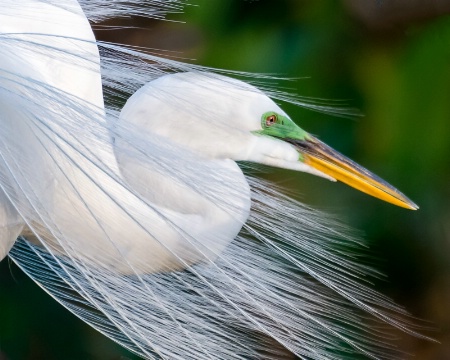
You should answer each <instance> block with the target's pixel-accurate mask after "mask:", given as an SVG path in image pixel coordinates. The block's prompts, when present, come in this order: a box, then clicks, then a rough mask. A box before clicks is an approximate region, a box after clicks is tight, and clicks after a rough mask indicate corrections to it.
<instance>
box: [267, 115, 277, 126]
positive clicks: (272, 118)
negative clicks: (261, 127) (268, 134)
mask: <svg viewBox="0 0 450 360" xmlns="http://www.w3.org/2000/svg"><path fill="white" fill-rule="evenodd" d="M276 122H277V116H276V115H269V116H268V117H266V126H272V125H273V124H275V123H276Z"/></svg>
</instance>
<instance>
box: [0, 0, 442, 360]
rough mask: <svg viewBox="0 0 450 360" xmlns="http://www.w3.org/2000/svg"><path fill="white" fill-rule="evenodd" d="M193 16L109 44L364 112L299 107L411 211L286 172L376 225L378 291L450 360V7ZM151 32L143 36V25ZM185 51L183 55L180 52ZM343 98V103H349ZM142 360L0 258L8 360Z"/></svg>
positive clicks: (230, 10)
mask: <svg viewBox="0 0 450 360" xmlns="http://www.w3.org/2000/svg"><path fill="white" fill-rule="evenodd" d="M190 3H192V4H196V5H199V6H188V7H187V8H186V11H185V14H176V15H172V16H170V19H172V20H177V21H178V20H183V21H186V23H181V22H161V21H154V20H148V19H139V18H133V19H129V20H122V21H120V22H117V21H115V22H114V21H113V22H111V23H110V24H114V25H117V24H120V25H123V26H128V25H130V26H134V28H130V29H121V30H120V31H119V30H114V31H113V30H108V31H105V30H102V31H98V32H97V36H98V37H99V38H101V39H106V40H114V41H119V42H126V43H132V44H139V45H141V46H148V47H152V48H162V49H168V50H171V51H176V52H175V53H172V54H173V55H174V56H182V57H185V58H189V59H194V60H189V61H190V62H193V63H197V64H201V65H206V66H212V67H218V68H226V69H231V70H242V71H249V72H261V73H271V74H278V75H280V76H286V77H295V78H301V79H299V80H298V81H296V82H287V83H280V84H279V85H280V86H283V87H286V86H287V87H289V88H290V89H291V90H290V91H291V92H293V93H296V94H298V95H301V96H305V97H312V98H321V99H323V98H325V99H330V100H329V103H332V102H333V101H334V100H340V101H342V102H341V103H342V104H343V105H344V104H345V105H348V106H350V107H354V108H357V109H359V110H360V111H361V113H362V114H364V117H353V118H351V119H346V118H340V117H332V116H329V115H325V114H322V113H318V112H312V111H309V110H305V109H302V108H299V107H295V106H292V105H283V107H284V108H285V110H287V112H288V113H289V114H290V115H291V117H292V118H293V119H295V121H296V122H297V123H298V124H299V125H300V126H301V127H303V128H304V129H306V130H308V131H309V132H311V133H313V134H316V135H318V136H320V138H321V139H322V140H323V141H325V142H327V143H328V144H329V145H331V146H332V147H334V148H335V149H337V150H339V151H341V152H343V153H344V154H346V155H348V156H350V157H351V158H352V159H354V160H355V161H357V162H358V163H360V164H362V165H363V166H365V167H367V168H369V169H371V170H372V171H374V172H375V173H377V174H378V175H380V176H381V177H383V178H384V179H386V180H387V181H389V182H390V183H392V184H393V185H394V186H396V187H398V188H399V189H400V190H401V191H403V192H404V193H405V194H407V195H408V196H409V197H411V199H413V200H414V201H415V202H416V203H417V204H418V205H419V206H420V210H418V211H415V212H413V211H408V210H404V209H401V208H397V207H394V206H392V205H389V204H386V203H383V202H381V201H378V200H376V199H373V198H370V197H368V196H366V195H364V194H362V193H359V192H357V191H355V190H353V189H350V188H348V187H346V186H345V185H342V184H334V183H330V182H327V181H325V180H322V179H319V178H316V177H313V176H309V175H305V174H298V173H294V172H289V171H283V170H279V171H278V170H277V171H274V172H272V173H271V174H270V178H272V179H273V180H274V181H277V182H278V183H280V182H281V183H282V184H283V185H284V186H285V187H286V188H287V189H289V190H295V191H296V192H297V193H298V194H299V198H301V199H302V200H303V201H304V202H305V203H308V204H312V205H314V206H315V207H318V208H321V209H326V210H328V211H330V212H333V213H335V214H339V216H340V218H341V219H343V220H345V222H347V223H349V224H351V225H352V226H353V227H355V228H357V229H360V230H362V231H364V233H365V238H366V241H367V243H368V244H369V245H370V248H371V250H372V251H373V254H374V255H373V256H374V261H376V263H377V267H378V269H380V270H381V271H382V272H384V273H385V274H387V280H386V281H382V280H379V281H377V282H376V283H375V287H376V288H377V289H378V290H380V291H381V292H383V293H385V294H387V295H389V296H390V297H392V298H393V299H395V301H396V302H398V303H400V304H402V305H404V306H405V307H406V308H407V309H408V310H409V311H410V312H411V313H412V314H413V315H414V316H416V317H418V318H420V319H424V320H427V323H425V325H426V326H429V327H431V328H432V329H433V330H424V332H425V333H426V334H427V335H431V336H432V337H434V338H436V339H437V340H439V341H440V342H441V344H440V345H439V344H435V343H432V342H427V341H424V340H420V339H416V338H412V337H409V336H407V335H402V334H400V333H399V336H400V339H399V346H400V347H401V348H403V349H404V350H406V351H407V352H409V353H413V354H416V359H433V360H434V359H449V358H450V261H449V259H450V202H449V199H450V181H449V180H450V159H449V157H450V141H449V136H450V17H449V15H447V14H449V13H450V2H449V1H442V0H441V1H438V0H434V1H433V0H423V1H419V0H402V1H401V0H397V1H393V0H392V1H388V0H379V1H369V0H367V1H360V0H348V1H327V2H325V1H315V0H310V1H306V0H305V1H302V0H260V1H244V0H195V1H194V0H192V1H190ZM136 27H138V28H136ZM178 52H179V53H178ZM341 103H339V104H341ZM6 359H8V360H22V359H29V360H35V359H45V360H53V359H58V360H59V359H65V360H70V359H77V360H78V359H91V360H97V359H98V360H112V359H135V357H134V356H133V355H130V354H129V353H127V352H126V351H124V350H122V349H121V348H120V347H118V346H117V345H115V344H114V343H112V342H111V341H109V340H107V339H106V338H105V337H103V336H102V335H100V334H97V333H96V332H95V331H94V330H92V329H90V328H89V327H88V326H86V325H84V324H83V323H82V322H81V321H79V320H77V319H76V318H75V317H74V316H73V315H71V314H70V313H69V312H68V311H66V310H64V309H63V308H62V307H61V306H60V305H58V304H57V303H56V302H55V301H53V300H52V299H51V298H50V297H49V296H48V295H46V294H45V293H44V291H42V290H41V289H39V288H38V287H37V286H36V285H34V284H33V283H32V282H31V281H30V280H28V279H27V278H26V276H24V275H23V274H22V273H21V272H20V270H18V269H17V268H16V267H14V266H13V265H12V264H10V262H9V261H8V260H7V259H6V260H4V261H3V262H2V263H0V360H6Z"/></svg>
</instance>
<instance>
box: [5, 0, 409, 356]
mask: <svg viewBox="0 0 450 360" xmlns="http://www.w3.org/2000/svg"><path fill="white" fill-rule="evenodd" d="M183 3H184V1H176V0H171V1H137V0H136V1H132V0H130V1H110V0H109V1H106V0H83V1H80V2H79V4H78V3H77V2H76V1H75V0H63V1H62V0H58V1H56V0H54V1H53V0H45V1H38V0H0V5H2V9H3V10H2V13H1V14H0V186H1V190H2V196H1V198H0V200H1V206H2V208H1V213H2V215H3V216H2V221H3V222H2V224H1V232H0V235H1V239H0V257H3V256H5V255H6V253H7V252H8V251H9V249H10V248H11V246H12V245H13V243H14V240H15V239H16V237H17V236H18V235H19V234H22V236H21V237H20V238H19V240H18V241H17V242H16V244H15V245H14V246H13V247H12V249H11V251H10V252H9V256H10V258H11V259H12V260H13V261H14V262H16V263H17V264H18V265H19V266H20V267H21V268H22V269H23V270H24V271H25V272H26V273H27V274H28V275H29V276H31V277H32V278H33V279H34V280H35V281H36V282H37V283H38V284H39V285H40V286H41V287H42V288H43V289H44V290H45V291H47V292H48V293H49V294H50V295H52V296H53V297H54V298H55V299H56V300H57V301H59V302H60V303H61V304H63V305H64V306H65V307H67V308H68V309H69V310H70V311H72V312H73V313H74V314H76V315H77V316H78V317H80V318H81V319H83V320H84V321H86V322H87V323H89V324H90V325H92V326H93V327H94V328H96V329H97V330H99V331H100V332H102V333H104V334H105V335H106V336H108V337H110V338H112V339H113V340H115V341H117V342H118V343H120V344H121V345H123V346H124V347H126V348H128V349H129V350H130V351H132V352H134V353H136V354H138V355H140V356H142V357H143V358H146V359H180V360H185V359H260V358H267V359H279V358H280V356H281V355H280V352H279V350H280V348H285V349H288V350H289V351H291V352H292V353H294V354H296V355H297V356H298V357H300V358H303V359H343V358H358V357H361V358H377V359H390V358H392V356H395V357H396V358H398V356H399V353H398V352H396V350H395V349H394V348H393V346H392V345H390V341H389V339H388V338H387V335H386V333H385V329H384V328H383V327H381V328H380V326H379V325H380V323H377V321H378V320H379V321H380V322H381V323H382V324H389V325H392V326H395V327H398V328H401V329H403V330H404V331H406V332H409V333H414V332H413V331H412V330H411V328H410V326H409V325H408V324H407V322H405V321H404V320H402V319H403V317H406V316H407V314H406V313H405V312H404V311H403V310H402V309H401V308H399V307H397V306H396V305H394V304H393V303H392V302H391V301H390V300H388V299H386V298H384V297H383V296H382V295H380V294H378V293H377V292H375V291H373V290H372V289H370V287H369V286H367V285H366V284H365V283H366V280H365V279H366V277H367V276H369V275H372V276H373V275H376V273H375V272H374V271H372V270H370V269H369V268H366V267H365V266H363V265H359V264H357V262H356V261H355V260H354V259H353V258H354V254H355V253H356V252H357V251H359V245H358V241H356V240H355V239H354V238H353V236H352V235H351V234H350V231H349V230H348V229H346V228H345V227H344V226H342V225H341V224H339V223H338V222H336V221H334V220H333V219H331V218H330V217H329V216H327V215H326V214H323V213H321V212H317V211H314V210H312V209H310V208H308V207H306V206H304V205H302V204H300V203H298V202H296V201H294V200H292V199H290V198H289V197H287V196H285V195H283V194H282V193H281V192H280V191H278V190H277V189H276V188H275V187H274V186H273V184H271V183H269V182H266V181H263V180H261V179H259V178H258V177H257V176H253V175H249V174H251V173H252V172H253V171H252V165H251V164H249V163H244V164H240V167H239V166H238V165H237V163H236V162H235V161H234V160H237V161H239V160H244V161H252V160H254V157H252V156H253V155H252V154H255V153H257V154H259V155H260V152H258V151H257V149H258V145H255V144H254V141H256V140H254V139H253V137H251V136H250V135H249V134H250V131H252V130H253V128H248V129H238V126H239V123H238V122H235V118H234V117H233V120H232V121H230V119H227V118H225V119H223V118H222V115H223V112H222V111H221V109H219V108H218V106H211V104H210V103H209V102H208V100H207V99H205V101H204V105H205V106H203V105H202V104H201V103H195V102H193V101H192V102H189V97H183V96H181V95H177V92H176V91H174V92H173V93H172V92H169V93H167V92H164V91H162V90H161V88H158V87H157V86H155V82H154V83H153V85H150V86H153V88H152V89H153V92H150V95H149V96H151V97H152V98H151V99H147V103H148V105H149V115H146V116H151V115H152V114H154V115H155V118H154V119H152V121H153V122H144V123H143V122H140V121H137V120H136V114H134V113H133V111H132V110H133V109H136V106H137V105H136V104H135V103H133V100H130V102H129V103H128V104H127V106H128V108H127V107H125V108H124V112H123V113H122V115H120V113H121V110H122V105H123V103H124V100H126V99H128V98H129V97H130V96H131V95H133V94H135V92H136V91H137V90H138V89H140V88H141V87H142V86H144V85H145V84H148V83H149V82H150V81H152V80H155V79H157V78H160V77H161V76H163V75H166V74H169V73H174V72H190V74H191V75H182V76H181V77H183V76H191V77H193V78H195V79H198V78H201V79H206V80H205V81H206V82H207V83H209V84H213V86H214V87H215V91H214V89H208V88H207V87H206V88H203V89H202V91H205V92H208V91H209V92H211V97H213V96H218V95H217V92H220V91H223V92H225V95H226V96H225V97H228V98H230V97H231V98H232V96H228V94H232V93H236V94H238V93H239V94H240V95H239V96H238V97H237V99H235V100H237V102H238V103H239V101H242V99H243V98H245V97H248V98H253V97H255V96H256V97H258V98H260V97H264V99H267V104H268V105H267V106H269V107H270V106H272V104H273V103H272V102H271V101H270V100H269V99H268V98H267V97H266V95H265V94H264V93H263V92H261V91H259V90H256V88H253V87H251V86H248V85H245V84H243V83H241V82H238V81H235V80H230V79H228V78H224V77H221V76H218V75H214V74H212V73H210V72H207V71H206V69H202V68H198V67H195V66H191V65H186V64H183V63H179V62H175V61H172V60H165V59H162V58H158V57H155V56H151V55H148V54H142V53H139V52H137V51H136V50H131V49H128V48H125V47H121V46H119V45H114V44H106V43H97V42H96V41H95V38H94V35H93V33H92V30H91V27H90V25H89V22H88V20H87V19H89V20H91V22H96V21H100V20H105V19H108V18H112V17H123V16H130V15H134V14H137V13H139V14H140V15H144V16H149V17H157V18H163V17H164V16H165V15H166V14H167V13H169V12H178V11H180V10H181V9H182V7H183ZM80 5H81V7H80ZM166 79H167V77H166ZM156 81H164V80H161V79H160V80H156ZM189 81H190V80H189ZM150 84H152V83H150ZM140 91H142V90H140ZM138 94H139V93H138ZM180 94H181V93H180ZM242 94H244V95H242ZM269 95H270V94H269ZM104 99H105V103H104ZM132 99H133V98H132ZM134 99H137V98H136V97H135V98H134ZM139 101H143V100H142V99H139ZM264 101H266V100H264ZM152 103H154V104H153V105H154V107H151V105H152ZM158 103H166V104H167V105H169V104H170V107H169V106H168V107H167V108H165V109H164V111H163V108H162V105H161V106H160V107H158V106H157V105H155V104H158ZM208 105H210V106H209V107H208ZM225 105H226V104H224V106H225ZM130 109H131V110H130ZM169 109H170V110H169ZM159 111H160V112H159ZM236 111H237V112H238V113H240V114H242V112H245V111H246V110H241V111H239V110H238V109H236ZM279 111H282V110H281V109H279ZM192 114H195V115H196V116H195V117H192V116H191V115H192ZM236 118H237V117H236ZM176 119H178V120H177V121H179V123H178V125H177V123H176V122H175V120H176ZM180 119H181V120H180ZM188 119H189V121H192V125H191V126H188V125H189V122H188ZM195 119H199V123H197V122H196V121H195ZM205 119H206V120H208V123H206V122H205V123H204V124H203V125H202V123H201V121H203V120H205ZM164 121H166V122H167V123H165V124H162V123H161V125H165V127H164V126H160V127H158V122H164ZM184 121H186V122H184ZM186 124H187V125H186ZM182 125H185V127H184V128H183V127H182ZM213 125H214V126H213ZM177 126H180V128H177ZM208 126H209V127H208ZM252 126H253V125H252ZM167 129H172V130H173V131H175V130H177V131H178V133H177V136H178V137H176V136H174V135H173V133H170V134H168V133H167V131H168V130H167ZM199 129H204V130H205V133H201V132H199V131H200V130H199ZM224 129H225V130H229V129H233V130H236V132H231V133H229V138H224V134H225V130H224ZM237 130H240V131H237ZM189 131H191V132H192V133H189ZM215 131H216V132H217V134H216V135H214V136H215V137H214V136H213V133H214V132H215ZM245 131H247V132H245ZM183 134H185V137H184V139H187V140H188V141H187V143H183V136H181V135H183ZM194 135H196V136H198V139H196V138H195V136H194ZM240 135H242V137H243V138H242V139H241V138H239V136H240ZM208 136H211V138H208ZM244 138H245V139H244ZM170 139H172V140H173V141H169V140H170ZM193 139H194V140H193ZM195 139H196V140H195ZM201 139H204V140H208V141H206V142H205V143H200V142H199V141H200V140H201ZM218 139H223V143H218ZM209 140H211V141H209ZM192 142H194V144H192ZM246 142H247V143H246ZM244 143H245V144H247V145H248V144H251V147H248V148H247V147H243V148H240V147H239V146H240V145H242V144H244ZM271 145H273V146H275V147H271V149H272V150H273V151H274V153H271V154H267V153H264V156H267V157H271V158H276V156H278V155H277V153H276V151H277V148H276V146H280V149H281V147H282V146H281V145H279V143H278V142H273V143H272V144H271ZM227 146H228V148H227ZM248 146H249V145H248ZM286 146H287V145H286ZM205 149H207V150H205ZM255 149H256V150H255ZM283 149H284V147H283ZM214 151H217V153H215V152H214ZM232 151H233V153H232V154H231V152H232ZM208 154H209V155H208ZM283 160H285V161H291V160H290V158H289V157H286V158H285V159H283ZM260 162H263V161H260ZM263 163H264V162H263ZM274 165H277V164H274ZM242 168H244V170H245V174H246V175H245V176H244V175H243V173H242V170H241V169H242ZM300 170H307V169H306V168H304V169H300ZM250 197H251V201H250ZM367 316H370V317H371V318H373V319H372V320H370V321H365V318H366V317H367ZM373 320H377V321H373ZM375 324H376V325H375ZM274 344H278V345H277V346H274ZM392 354H396V355H392Z"/></svg>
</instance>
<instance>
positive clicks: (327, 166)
mask: <svg viewBox="0 0 450 360" xmlns="http://www.w3.org/2000/svg"><path fill="white" fill-rule="evenodd" d="M287 141H288V142H290V143H292V144H293V145H295V146H296V148H297V149H298V151H299V152H300V153H301V155H302V156H303V162H304V163H305V164H307V165H309V166H311V167H313V168H314V169H316V170H319V171H320V172H322V173H324V174H327V175H329V176H331V177H333V178H334V179H336V180H338V181H342V182H343V183H345V184H347V185H349V186H351V187H354V188H355V189H358V190H360V191H362V192H365V193H366V194H369V195H372V196H374V197H376V198H379V199H381V200H384V201H387V202H389V203H391V204H394V205H397V206H401V207H403V208H406V209H411V210H417V209H418V208H419V207H418V206H417V205H416V204H414V203H413V202H412V201H411V200H410V199H408V198H407V197H406V196H405V195H403V194H402V193H401V192H400V191H398V190H397V189H396V188H394V187H393V186H391V185H389V184H388V183H387V182H385V181H384V180H382V179H381V178H379V177H378V176H376V175H375V174H372V173H371V172H370V171H368V170H366V169H364V168H363V167H362V166H360V165H358V164H356V163H355V162H354V161H352V160H350V159H348V158H347V157H345V156H344V155H342V154H340V153H339V152H337V151H336V150H334V149H332V148H331V147H329V146H328V145H326V144H324V143H323V142H321V141H320V140H318V139H316V138H314V137H312V136H308V138H307V139H306V140H301V141H299V140H293V139H289V140H287Z"/></svg>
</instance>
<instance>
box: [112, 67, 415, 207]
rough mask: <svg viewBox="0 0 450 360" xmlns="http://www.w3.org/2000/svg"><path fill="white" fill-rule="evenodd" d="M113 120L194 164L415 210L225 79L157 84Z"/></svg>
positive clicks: (196, 77)
mask: <svg viewBox="0 0 450 360" xmlns="http://www.w3.org/2000/svg"><path fill="white" fill-rule="evenodd" d="M121 121H122V124H123V123H126V124H132V125H134V126H136V128H137V129H139V131H140V132H144V133H145V132H148V135H152V136H154V135H157V136H159V137H163V138H164V139H165V140H166V141H168V142H172V143H174V144H176V145H177V146H181V147H182V148H185V149H186V150H189V151H192V152H194V153H195V154H197V155H199V156H201V157H205V158H209V159H232V160H235V161H250V162H255V163H260V164H265V165H269V166H275V167H280V168H285V169H291V170H296V171H303V172H308V173H311V174H314V175H317V176H321V177H324V178H327V179H329V180H332V181H336V180H338V181H341V182H343V183H345V184H347V185H349V186H352V187H354V188H356V189H358V190H360V191H362V192H365V193H367V194H369V195H372V196H374V197H377V198H379V199H382V200H384V201H387V202H390V203H392V204H395V205H398V206H401V207H404V208H408V209H413V210H416V209H418V206H417V205H415V204H414V203H413V202H412V201H411V200H409V199H408V198H407V197H406V196H405V195H403V194H402V193H401V192H400V191H398V190H397V189H395V188H394V187H393V186H391V185H389V184H388V183H387V182H385V181H384V180H382V179H381V178H379V177H378V176H376V175H375V174H373V173H371V172H370V171H368V170H366V169H365V168H363V167H362V166H360V165H358V164H356V163H355V162H353V161H352V160H350V159H349V158H347V157H345V156H344V155H342V154H340V153H339V152H337V151H336V150H334V149H332V148H331V147H329V146H328V145H326V144H325V143H323V142H322V141H320V140H318V139H317V138H316V137H314V136H312V135H311V134H309V133H308V132H306V131H305V130H303V129H302V128H301V127H299V126H298V125H297V124H296V123H295V122H294V121H293V120H292V119H291V118H290V117H289V116H288V115H287V114H286V113H285V112H284V111H283V110H282V109H281V108H280V107H279V106H278V105H277V104H276V103H275V102H274V101H273V100H272V99H270V98H269V97H268V96H267V95H266V94H264V93H263V92H262V91H260V90H259V89H257V88H256V87H254V86H252V85H249V84H247V83H245V82H242V81H239V80H235V79H232V78H229V77H224V76H218V75H216V74H210V73H193V72H189V73H178V74H172V75H166V76H163V77H160V78H158V79H156V80H154V81H151V82H149V83H148V84H147V85H145V86H144V87H142V88H141V89H139V90H138V91H137V92H136V93H135V94H134V95H133V96H132V97H131V98H130V99H129V100H128V102H127V104H126V105H125V106H124V108H123V110H122V113H121Z"/></svg>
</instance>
